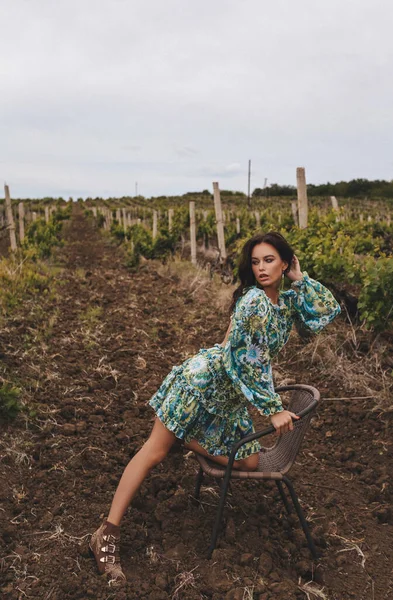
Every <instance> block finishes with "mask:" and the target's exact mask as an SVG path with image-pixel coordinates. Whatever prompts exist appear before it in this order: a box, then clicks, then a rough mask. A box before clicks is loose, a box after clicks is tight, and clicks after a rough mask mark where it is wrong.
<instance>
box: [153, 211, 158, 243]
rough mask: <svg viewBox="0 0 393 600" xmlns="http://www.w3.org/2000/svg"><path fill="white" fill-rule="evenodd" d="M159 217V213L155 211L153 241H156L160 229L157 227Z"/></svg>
mask: <svg viewBox="0 0 393 600" xmlns="http://www.w3.org/2000/svg"><path fill="white" fill-rule="evenodd" d="M157 217H158V214H157V211H156V210H153V233H152V237H153V240H155V239H156V237H157V229H158V227H157V221H158V218H157Z"/></svg>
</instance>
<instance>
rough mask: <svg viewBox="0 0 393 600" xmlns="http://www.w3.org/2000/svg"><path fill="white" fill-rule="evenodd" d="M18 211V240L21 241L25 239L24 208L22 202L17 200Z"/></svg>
mask: <svg viewBox="0 0 393 600" xmlns="http://www.w3.org/2000/svg"><path fill="white" fill-rule="evenodd" d="M18 211H19V241H20V242H23V240H24V239H25V209H24V206H23V202H19V204H18Z"/></svg>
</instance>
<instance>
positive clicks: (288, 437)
mask: <svg viewBox="0 0 393 600" xmlns="http://www.w3.org/2000/svg"><path fill="white" fill-rule="evenodd" d="M276 391H277V392H278V393H282V392H285V391H291V397H290V401H289V405H288V410H290V411H291V412H294V413H300V412H301V411H303V410H305V409H307V408H309V407H310V406H311V405H312V404H315V403H316V402H318V401H319V399H320V394H319V392H318V390H317V389H316V388H314V387H312V386H309V385H293V386H290V385H288V386H285V387H281V388H277V389H276ZM315 408H316V405H315V407H314V409H313V410H310V412H309V413H308V414H306V415H305V416H304V417H303V418H302V419H299V420H298V421H295V422H294V428H293V431H288V433H284V434H283V435H281V436H280V437H279V438H278V440H277V442H276V443H275V445H274V446H273V447H272V448H265V449H262V453H261V456H260V461H259V467H258V470H260V471H265V470H269V471H276V472H280V473H282V474H284V473H287V472H288V471H289V469H290V468H291V467H292V465H293V463H294V462H295V459H296V456H297V454H298V452H299V449H300V446H301V443H302V441H303V438H304V435H305V433H306V431H307V429H308V427H309V425H310V421H311V418H312V416H313V413H314V410H315Z"/></svg>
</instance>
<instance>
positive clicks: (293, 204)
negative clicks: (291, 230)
mask: <svg viewBox="0 0 393 600" xmlns="http://www.w3.org/2000/svg"><path fill="white" fill-rule="evenodd" d="M291 209H292V217H293V221H294V223H295V225H296V226H297V227H299V215H298V211H297V201H296V200H292V202H291Z"/></svg>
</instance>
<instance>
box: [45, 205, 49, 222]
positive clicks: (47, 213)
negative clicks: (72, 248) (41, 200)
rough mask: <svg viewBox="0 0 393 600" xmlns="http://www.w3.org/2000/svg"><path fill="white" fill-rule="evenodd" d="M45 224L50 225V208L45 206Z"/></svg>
mask: <svg viewBox="0 0 393 600" xmlns="http://www.w3.org/2000/svg"><path fill="white" fill-rule="evenodd" d="M45 223H49V206H45Z"/></svg>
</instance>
